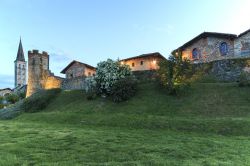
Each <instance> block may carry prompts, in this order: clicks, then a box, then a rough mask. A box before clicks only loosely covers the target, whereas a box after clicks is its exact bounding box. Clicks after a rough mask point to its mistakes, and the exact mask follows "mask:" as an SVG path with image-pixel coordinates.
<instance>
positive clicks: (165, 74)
mask: <svg viewBox="0 0 250 166" xmlns="http://www.w3.org/2000/svg"><path fill="white" fill-rule="evenodd" d="M159 66H160V68H159V70H158V74H159V76H160V82H161V84H162V85H163V87H166V88H167V90H168V92H169V94H177V93H178V90H180V89H181V88H182V87H186V86H187V85H188V84H189V82H188V80H189V78H191V76H192V67H191V64H190V61H189V60H188V59H186V58H182V53H181V51H178V52H173V53H172V55H171V56H170V57H169V58H168V60H166V61H162V62H160V64H159Z"/></svg>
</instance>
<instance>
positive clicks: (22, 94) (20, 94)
mask: <svg viewBox="0 0 250 166" xmlns="http://www.w3.org/2000/svg"><path fill="white" fill-rule="evenodd" d="M18 96H19V98H20V99H24V98H25V97H26V92H22V93H19V94H18Z"/></svg>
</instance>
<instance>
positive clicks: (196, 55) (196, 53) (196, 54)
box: [192, 48, 199, 59]
mask: <svg viewBox="0 0 250 166" xmlns="http://www.w3.org/2000/svg"><path fill="white" fill-rule="evenodd" d="M192 58H193V59H199V51H198V49H197V48H194V49H193V52H192Z"/></svg>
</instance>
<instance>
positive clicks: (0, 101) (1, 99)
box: [0, 96, 4, 104]
mask: <svg viewBox="0 0 250 166" xmlns="http://www.w3.org/2000/svg"><path fill="white" fill-rule="evenodd" d="M3 100H4V98H3V97H2V96H0V104H2V103H3Z"/></svg>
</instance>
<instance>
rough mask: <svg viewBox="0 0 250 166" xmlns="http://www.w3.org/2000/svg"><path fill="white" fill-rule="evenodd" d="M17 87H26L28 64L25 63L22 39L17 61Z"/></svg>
mask: <svg viewBox="0 0 250 166" xmlns="http://www.w3.org/2000/svg"><path fill="white" fill-rule="evenodd" d="M14 63H15V87H21V86H23V85H26V72H27V70H26V69H27V68H26V66H27V63H26V61H25V57H24V52H23V46H22V41H21V39H20V43H19V47H18V52H17V57H16V60H15V62H14Z"/></svg>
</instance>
